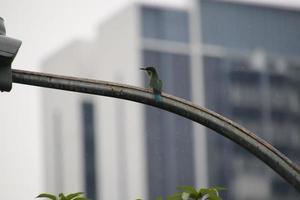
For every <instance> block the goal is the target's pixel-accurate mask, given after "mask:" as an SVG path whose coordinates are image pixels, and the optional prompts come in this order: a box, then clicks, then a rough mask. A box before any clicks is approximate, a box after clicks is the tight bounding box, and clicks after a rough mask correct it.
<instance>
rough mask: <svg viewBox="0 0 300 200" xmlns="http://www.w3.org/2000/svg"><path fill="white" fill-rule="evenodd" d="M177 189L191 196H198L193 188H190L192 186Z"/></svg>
mask: <svg viewBox="0 0 300 200" xmlns="http://www.w3.org/2000/svg"><path fill="white" fill-rule="evenodd" d="M177 189H178V190H181V191H183V192H186V193H189V194H192V195H193V196H197V195H198V192H197V190H196V189H195V188H194V187H192V186H185V185H184V186H178V187H177Z"/></svg>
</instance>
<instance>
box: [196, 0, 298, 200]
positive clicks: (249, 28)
mask: <svg viewBox="0 0 300 200" xmlns="http://www.w3.org/2000/svg"><path fill="white" fill-rule="evenodd" d="M197 3H198V11H199V13H200V18H199V20H198V22H199V23H200V28H201V36H200V37H201V40H202V55H201V57H202V59H203V70H204V85H205V95H204V96H205V102H206V103H205V105H206V106H207V107H208V108H210V109H212V110H214V111H216V112H218V113H221V114H223V115H225V116H227V117H228V118H230V119H233V120H234V121H236V122H238V123H240V124H242V125H244V126H245V127H247V128H248V129H250V130H251V131H253V132H254V133H256V134H257V135H259V136H260V137H262V138H264V139H265V140H267V141H268V142H270V143H271V144H272V145H274V146H275V147H276V148H278V149H279V150H280V151H282V152H283V153H284V154H286V155H287V156H288V157H289V158H291V159H292V160H293V161H295V162H296V163H298V164H299V163H300V159H299V154H298V153H297V152H300V144H299V141H300V126H299V103H300V98H299V91H300V90H299V80H300V68H299V67H300V59H299V58H297V57H298V56H299V53H300V43H299V40H298V39H297V38H298V37H299V33H300V28H299V25H300V12H299V11H297V10H290V9H282V8H275V7H272V6H258V5H253V4H249V3H248V4H245V3H237V2H228V1H227V2H224V1H208V0H203V1H197ZM209 132H211V131H209ZM207 144H208V145H207V147H208V149H207V151H208V153H209V152H215V153H214V155H213V156H211V159H208V165H209V167H208V169H209V170H208V174H209V176H208V177H209V183H210V184H213V185H214V184H223V185H226V186H227V187H228V188H229V190H228V192H227V193H224V196H226V197H227V198H228V199H297V198H298V194H296V191H295V190H294V189H293V188H292V187H291V186H290V185H288V184H287V183H285V182H284V181H283V180H282V179H281V178H280V177H279V176H278V175H277V174H275V173H273V172H272V171H271V170H270V169H269V168H267V167H266V166H264V165H263V164H262V163H261V162H260V161H259V160H258V159H257V158H255V157H254V156H252V155H251V154H250V153H248V152H246V151H245V150H243V149H242V148H240V147H239V146H237V145H235V144H233V143H232V142H230V141H226V140H224V139H223V138H221V137H219V136H216V135H214V134H208V136H207Z"/></svg>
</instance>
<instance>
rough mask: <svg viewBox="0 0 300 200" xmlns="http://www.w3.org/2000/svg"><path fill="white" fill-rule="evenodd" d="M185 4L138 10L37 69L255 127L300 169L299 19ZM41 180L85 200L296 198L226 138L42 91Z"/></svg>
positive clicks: (232, 6) (126, 105) (204, 1)
mask: <svg viewBox="0 0 300 200" xmlns="http://www.w3.org/2000/svg"><path fill="white" fill-rule="evenodd" d="M191 5H192V6H191V7H190V8H163V7H156V6H150V5H144V4H134V5H132V6H130V7H127V8H126V9H124V10H122V11H120V12H119V13H117V14H116V15H115V16H114V17H113V18H111V19H109V20H107V21H106V22H105V23H103V24H101V25H100V26H99V29H98V33H97V36H96V37H95V38H94V39H93V40H91V41H75V42H72V43H71V44H69V45H67V46H66V47H64V48H62V49H61V50H59V51H58V52H56V53H55V54H54V55H52V56H50V57H49V58H48V59H47V60H45V62H44V65H43V66H44V70H45V71H46V72H53V73H57V74H65V75H74V76H80V77H87V78H94V79H100V80H109V81H115V82H121V83H126V84H131V85H138V86H147V84H148V79H147V77H146V76H145V74H144V73H143V72H142V71H140V70H139V67H140V66H155V67H156V68H157V69H158V71H159V74H160V76H161V78H162V79H163V81H164V91H165V92H167V93H171V94H174V95H176V96H179V97H183V98H186V99H189V100H192V101H193V102H195V103H196V104H199V105H205V106H207V107H208V108H210V109H212V110H214V111H217V112H219V113H221V114H223V115H225V116H227V117H229V118H231V119H233V120H235V121H237V122H239V123H241V124H242V125H244V126H245V127H247V128H248V129H250V130H252V131H253V132H255V133H257V134H258V135H259V136H261V137H263V138H264V139H266V140H267V141H269V142H270V143H272V144H274V146H275V147H277V148H278V149H279V150H281V151H282V152H284V153H285V154H286V155H288V156H289V157H290V158H292V159H293V160H294V161H296V162H298V163H299V155H297V152H300V151H299V150H300V145H299V141H300V133H299V123H298V122H299V83H300V82H299V81H300V71H299V67H298V65H299V64H300V62H299V59H297V58H296V57H297V56H298V55H299V53H300V51H299V50H300V44H298V43H299V41H298V40H297V38H299V37H298V36H299V33H300V30H299V29H300V28H299V27H300V26H299V25H300V24H299V23H300V12H299V11H295V10H287V9H280V8H273V7H267V6H264V7H262V6H257V5H251V4H242V3H237V2H223V1H222V2H221V1H208V0H199V1H197V0H194V1H191ZM43 103H44V104H43V116H44V127H45V130H44V134H45V147H46V148H45V153H46V155H47V156H46V166H47V173H48V174H47V179H46V180H47V183H48V188H47V189H49V190H52V191H54V192H60V191H65V192H74V191H81V190H85V191H86V193H87V195H88V197H89V198H91V199H134V198H138V197H142V198H144V199H145V198H147V199H154V198H155V197H158V196H161V195H162V196H166V195H168V194H172V193H174V192H175V189H176V186H178V185H196V186H197V187H199V186H206V185H209V186H214V185H223V186H225V187H227V188H228V191H227V192H224V193H223V196H224V197H225V198H224V199H255V200H259V199H282V198H284V199H291V200H292V199H296V195H297V194H296V193H295V191H294V189H293V188H291V186H289V185H288V184H286V183H285V182H284V181H283V180H282V179H281V178H280V177H279V176H278V175H277V174H275V173H273V172H272V171H271V170H270V169H269V168H268V167H266V166H265V165H264V164H263V163H262V162H261V161H259V160H258V159H257V158H255V157H253V156H252V155H250V154H249V153H247V152H246V151H244V150H243V149H242V148H241V147H239V146H237V145H235V144H233V142H231V141H228V140H227V139H225V138H223V137H221V136H219V135H217V134H215V133H209V134H207V136H206V134H205V132H211V131H209V130H206V129H204V128H203V127H200V126H198V125H195V124H192V123H191V122H189V121H188V120H185V119H183V118H181V117H178V116H175V115H173V114H170V113H167V112H163V111H160V110H158V109H155V108H152V107H148V106H143V105H139V104H136V103H132V102H126V101H121V100H114V99H111V98H106V97H94V96H91V95H80V94H74V93H69V92H63V91H52V90H45V91H43Z"/></svg>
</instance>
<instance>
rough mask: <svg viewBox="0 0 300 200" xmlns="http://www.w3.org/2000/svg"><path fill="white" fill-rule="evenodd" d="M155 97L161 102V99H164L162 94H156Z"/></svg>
mask: <svg viewBox="0 0 300 200" xmlns="http://www.w3.org/2000/svg"><path fill="white" fill-rule="evenodd" d="M154 99H155V101H157V102H159V101H162V97H161V95H160V94H154Z"/></svg>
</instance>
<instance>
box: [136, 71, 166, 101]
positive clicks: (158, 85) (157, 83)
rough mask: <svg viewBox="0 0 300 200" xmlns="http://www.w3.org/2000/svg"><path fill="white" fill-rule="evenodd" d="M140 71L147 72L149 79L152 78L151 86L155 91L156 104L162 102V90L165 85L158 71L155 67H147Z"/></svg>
mask: <svg viewBox="0 0 300 200" xmlns="http://www.w3.org/2000/svg"><path fill="white" fill-rule="evenodd" d="M140 69H141V70H144V71H146V72H147V75H148V77H149V78H150V84H149V86H150V88H152V90H153V93H154V99H155V101H156V102H159V101H162V97H161V90H162V86H163V83H162V80H160V79H159V77H158V73H157V72H156V69H155V68H154V67H145V68H140Z"/></svg>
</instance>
